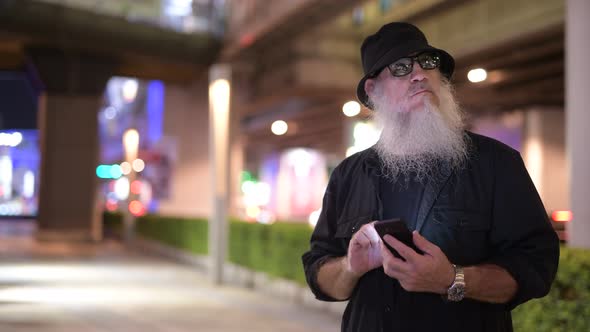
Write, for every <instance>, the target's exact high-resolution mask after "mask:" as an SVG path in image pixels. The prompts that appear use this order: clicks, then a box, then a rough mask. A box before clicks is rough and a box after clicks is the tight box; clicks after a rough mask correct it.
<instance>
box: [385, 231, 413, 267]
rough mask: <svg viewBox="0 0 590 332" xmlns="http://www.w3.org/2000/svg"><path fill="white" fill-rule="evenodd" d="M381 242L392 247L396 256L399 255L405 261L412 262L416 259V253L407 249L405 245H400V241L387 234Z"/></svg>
mask: <svg viewBox="0 0 590 332" xmlns="http://www.w3.org/2000/svg"><path fill="white" fill-rule="evenodd" d="M383 240H384V241H386V242H387V243H388V244H389V245H390V246H392V247H393V249H395V251H397V252H398V254H400V256H402V257H403V258H404V259H405V260H406V261H409V262H413V261H414V260H415V259H416V256H418V253H417V252H415V251H414V249H412V248H410V247H408V246H407V245H405V244H404V243H402V242H401V241H399V240H398V239H396V238H395V237H393V236H391V235H389V234H388V235H385V236H384V237H383Z"/></svg>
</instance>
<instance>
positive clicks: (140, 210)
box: [129, 201, 145, 217]
mask: <svg viewBox="0 0 590 332" xmlns="http://www.w3.org/2000/svg"><path fill="white" fill-rule="evenodd" d="M129 212H131V214H133V215H134V216H136V217H137V216H143V215H144V214H145V207H144V206H143V204H141V202H140V201H131V203H129Z"/></svg>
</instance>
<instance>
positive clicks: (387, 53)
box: [356, 22, 455, 108]
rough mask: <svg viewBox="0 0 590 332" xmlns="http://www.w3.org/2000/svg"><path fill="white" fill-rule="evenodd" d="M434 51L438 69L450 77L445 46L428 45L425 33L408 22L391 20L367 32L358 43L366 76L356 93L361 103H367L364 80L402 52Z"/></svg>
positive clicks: (451, 66)
mask: <svg viewBox="0 0 590 332" xmlns="http://www.w3.org/2000/svg"><path fill="white" fill-rule="evenodd" d="M428 50H430V51H435V52H437V53H438V54H439V55H440V58H441V63H440V68H439V69H440V71H441V73H442V74H443V75H444V76H445V77H446V78H447V79H451V76H452V75H453V70H454V69H455V60H454V59H453V57H452V56H451V55H450V54H449V53H447V52H445V51H444V50H441V49H438V48H435V47H432V46H430V45H428V40H426V36H424V33H422V31H420V29H418V28H417V27H415V26H414V25H412V24H410V23H405V22H393V23H389V24H386V25H384V26H382V27H381V29H379V31H377V32H376V33H375V34H373V35H370V36H368V37H367V38H366V39H365V41H364V42H363V44H362V45H361V60H362V62H363V70H364V73H365V76H363V78H362V79H361V80H360V82H359V84H358V86H357V88H356V95H357V97H358V99H359V101H360V102H361V103H363V105H365V106H367V107H369V108H371V107H370V105H369V97H368V96H367V93H366V92H365V81H366V80H367V79H368V78H370V77H373V76H374V75H376V74H378V73H379V72H380V71H381V70H382V69H383V68H385V66H387V65H389V64H391V63H393V62H395V61H396V60H398V59H400V58H403V57H405V56H408V55H411V54H414V53H418V52H422V51H428Z"/></svg>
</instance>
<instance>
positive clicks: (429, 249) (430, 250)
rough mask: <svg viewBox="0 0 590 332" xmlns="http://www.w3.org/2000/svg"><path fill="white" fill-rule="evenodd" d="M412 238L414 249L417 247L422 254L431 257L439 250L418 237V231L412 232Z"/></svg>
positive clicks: (420, 236) (421, 237)
mask: <svg viewBox="0 0 590 332" xmlns="http://www.w3.org/2000/svg"><path fill="white" fill-rule="evenodd" d="M412 238H413V240H414V244H415V245H416V247H418V249H420V250H422V251H423V252H425V253H427V254H429V255H431V256H432V255H433V254H434V253H435V252H436V250H437V249H439V248H438V246H437V245H435V244H434V243H432V242H430V241H428V240H427V239H426V238H425V237H423V236H422V235H420V233H418V231H413V232H412Z"/></svg>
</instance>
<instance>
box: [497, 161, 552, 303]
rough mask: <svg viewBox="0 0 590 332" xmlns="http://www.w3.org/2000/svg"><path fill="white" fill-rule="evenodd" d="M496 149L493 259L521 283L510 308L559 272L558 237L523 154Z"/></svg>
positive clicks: (542, 289) (535, 294)
mask: <svg viewBox="0 0 590 332" xmlns="http://www.w3.org/2000/svg"><path fill="white" fill-rule="evenodd" d="M497 152H499V153H497V155H496V157H497V158H496V159H495V175H494V176H495V181H494V183H495V185H494V186H495V188H494V202H493V212H492V214H493V215H492V218H493V224H492V225H493V226H492V231H491V234H490V241H491V243H492V246H493V248H494V249H495V250H494V251H493V252H495V253H496V254H495V255H494V256H493V257H492V258H491V259H490V260H489V263H492V264H496V265H498V266H500V267H502V268H504V269H505V270H506V271H508V273H510V275H511V276H512V277H513V278H514V280H516V282H517V284H518V290H517V292H516V294H515V296H514V297H513V298H512V299H511V300H510V301H509V302H508V303H507V307H508V309H509V310H512V309H513V308H515V307H516V306H518V305H519V304H521V303H524V302H526V301H528V300H530V299H532V298H539V297H543V296H545V295H547V293H548V292H549V290H550V288H551V283H552V282H553V280H554V278H555V274H556V272H557V266H558V261H559V239H558V237H557V234H556V233H555V231H554V230H553V227H552V226H551V224H550V222H549V219H548V217H547V212H546V210H545V207H544V206H543V203H542V202H541V199H540V197H539V194H538V193H537V190H536V189H535V186H534V184H533V182H532V180H531V178H530V176H529V174H528V172H527V170H526V168H525V165H524V163H523V161H522V158H521V156H520V154H518V152H516V151H514V150H510V151H506V150H503V151H497Z"/></svg>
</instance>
